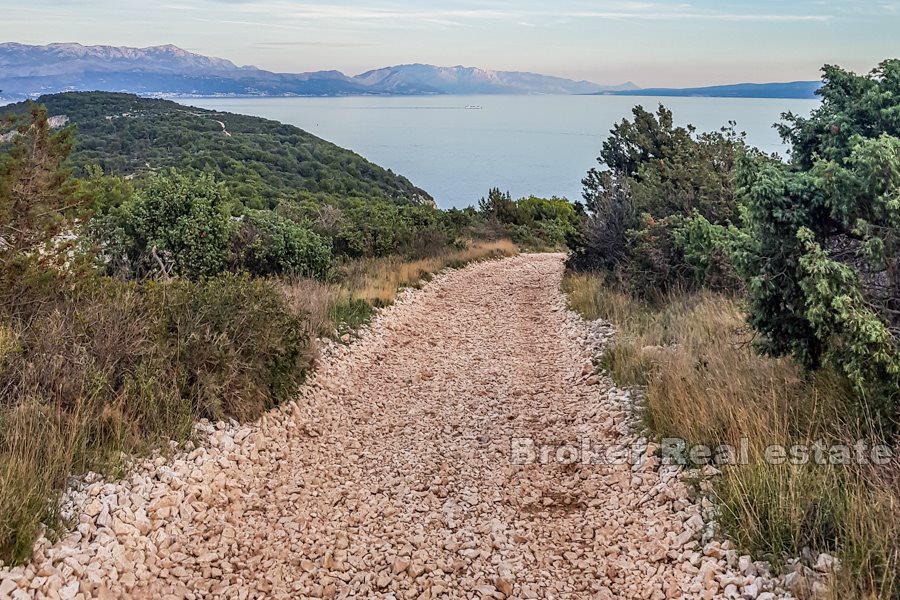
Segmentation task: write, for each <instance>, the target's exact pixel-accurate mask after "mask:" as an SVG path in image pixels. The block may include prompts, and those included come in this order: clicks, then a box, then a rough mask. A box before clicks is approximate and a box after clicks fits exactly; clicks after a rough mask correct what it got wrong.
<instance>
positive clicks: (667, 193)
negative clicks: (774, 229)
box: [569, 106, 747, 298]
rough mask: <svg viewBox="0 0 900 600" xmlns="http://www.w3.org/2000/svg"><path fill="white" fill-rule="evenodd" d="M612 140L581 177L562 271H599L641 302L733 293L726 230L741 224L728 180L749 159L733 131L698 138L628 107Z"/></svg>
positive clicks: (666, 118)
mask: <svg viewBox="0 0 900 600" xmlns="http://www.w3.org/2000/svg"><path fill="white" fill-rule="evenodd" d="M633 113H634V119H633V121H628V120H627V119H626V120H623V121H622V122H621V123H619V124H618V125H616V127H614V128H613V129H612V131H611V134H610V137H609V138H608V139H607V140H606V142H605V143H604V145H603V149H602V151H601V153H600V157H599V158H598V162H600V164H601V168H600V169H592V170H591V171H590V172H588V174H587V176H586V177H585V179H584V181H583V183H584V197H585V200H586V201H587V210H588V213H589V214H588V215H587V216H586V217H585V218H584V220H583V222H582V224H581V231H580V232H579V235H578V236H577V237H575V238H574V243H573V246H574V248H573V253H572V256H571V258H570V260H569V267H570V268H572V269H575V270H581V271H592V270H599V271H605V272H607V273H608V274H610V275H611V276H613V278H615V279H619V280H624V282H625V283H626V284H627V285H629V287H631V288H632V290H633V291H634V292H635V293H637V294H639V295H641V296H642V297H644V298H654V297H656V298H658V297H661V296H663V295H665V294H667V293H668V292H669V291H671V290H673V289H696V288H700V287H711V288H714V289H720V290H733V289H736V288H737V287H738V285H739V281H738V279H737V277H736V276H735V275H734V272H733V267H732V265H731V261H730V249H729V246H730V244H731V242H730V241H729V240H730V239H731V238H732V237H733V236H734V235H735V234H734V232H733V231H732V230H731V229H730V227H731V225H732V223H736V222H737V221H738V220H739V218H740V207H739V205H738V202H737V199H736V194H735V183H734V171H735V168H736V163H737V161H738V160H739V159H740V157H741V156H743V155H744V154H746V153H747V149H746V147H745V144H744V141H743V138H742V136H741V135H738V134H737V133H735V131H734V123H731V124H729V126H728V127H727V128H724V129H723V130H722V131H721V132H716V133H705V134H701V135H696V133H695V129H694V128H693V127H692V126H690V125H688V126H687V127H676V126H675V125H674V122H673V118H672V112H671V111H670V110H668V109H666V108H665V107H663V106H660V107H659V109H658V111H657V113H656V114H652V113H650V112H647V111H646V110H644V109H643V108H642V107H640V106H638V107H635V109H634V111H633Z"/></svg>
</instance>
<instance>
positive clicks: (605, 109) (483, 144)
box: [179, 96, 819, 208]
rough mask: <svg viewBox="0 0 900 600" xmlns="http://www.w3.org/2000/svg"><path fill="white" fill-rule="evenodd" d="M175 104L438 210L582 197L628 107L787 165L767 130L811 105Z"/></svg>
mask: <svg viewBox="0 0 900 600" xmlns="http://www.w3.org/2000/svg"><path fill="white" fill-rule="evenodd" d="M179 102H181V103H183V104H187V105H192V106H198V107H202V108H209V109H214V110H219V111H226V112H233V113H241V114H245V115H253V116H258V117H265V118H267V119H274V120H276V121H281V122H283V123H289V124H291V125H296V126H297V127H300V128H301V129H305V130H306V131H309V132H310V133H313V134H315V135H317V136H319V137H321V138H323V139H326V140H328V141H330V142H333V143H335V144H337V145H339V146H342V147H344V148H348V149H350V150H353V151H354V152H357V153H359V154H361V155H362V156H364V157H366V158H367V159H369V160H371V161H373V162H375V163H377V164H379V165H381V166H382V167H385V168H389V169H391V170H393V171H394V172H395V173H399V174H402V175H404V176H406V177H407V178H409V179H410V180H411V181H412V182H413V183H414V184H415V185H417V186H419V187H420V188H422V189H424V190H426V191H427V192H428V193H430V194H431V195H432V196H434V198H435V200H436V201H437V204H438V206H440V207H441V208H450V207H460V208H462V207H466V206H470V205H474V204H477V202H478V200H479V199H480V198H482V197H483V196H486V195H487V193H488V190H489V189H490V188H492V187H498V188H500V189H501V190H502V191H509V192H510V193H511V194H512V195H513V197H514V198H519V197H524V196H528V195H535V196H541V197H551V196H557V197H565V198H568V199H570V200H578V199H580V198H581V180H582V178H583V177H584V176H585V174H586V173H587V171H588V170H589V169H590V168H591V167H593V166H595V165H596V160H597V156H598V155H599V153H600V149H601V148H602V146H603V142H604V140H605V139H606V138H607V136H608V134H609V130H610V128H611V127H613V126H614V125H615V124H616V123H617V122H619V121H621V120H622V119H624V118H629V117H630V115H631V110H632V108H633V107H634V106H635V105H642V106H644V107H645V108H646V109H648V110H655V109H656V108H657V106H658V105H659V104H660V103H662V104H665V105H666V106H667V107H669V108H670V109H671V110H672V112H673V115H674V118H675V120H676V122H677V123H678V124H681V125H685V124H689V123H690V124H693V125H694V126H695V127H696V128H697V130H698V131H715V130H718V129H720V128H721V127H723V126H725V125H727V124H728V122H729V121H735V122H736V123H737V125H736V128H737V130H738V131H743V132H746V134H747V141H748V142H749V143H750V144H752V145H754V146H756V147H758V148H760V149H762V150H764V151H765V152H767V153H770V154H771V153H777V154H779V155H781V156H782V157H784V156H786V154H787V148H786V146H785V145H784V144H783V143H782V140H781V139H780V137H779V136H778V133H777V132H776V130H775V129H774V128H773V126H774V124H775V123H777V122H778V121H780V120H781V118H782V114H783V113H786V112H793V113H795V114H808V113H809V112H810V111H811V110H813V109H814V108H815V107H816V106H818V104H819V101H818V100H787V99H745V98H652V97H636V96H424V97H421V96H420V97H349V98H185V99H180V100H179Z"/></svg>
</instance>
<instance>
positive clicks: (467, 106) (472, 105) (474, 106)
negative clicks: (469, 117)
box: [466, 104, 481, 110]
mask: <svg viewBox="0 0 900 600" xmlns="http://www.w3.org/2000/svg"><path fill="white" fill-rule="evenodd" d="M466 110H481V107H480V106H478V105H477V104H466Z"/></svg>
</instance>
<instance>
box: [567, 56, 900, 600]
mask: <svg viewBox="0 0 900 600" xmlns="http://www.w3.org/2000/svg"><path fill="white" fill-rule="evenodd" d="M819 93H820V95H821V97H822V104H821V105H820V107H819V108H817V109H815V110H814V111H813V112H812V114H811V115H810V116H808V117H800V116H796V115H791V114H787V115H785V116H784V120H783V122H782V123H781V124H780V125H779V129H780V131H781V133H782V135H783V137H784V139H785V140H786V142H788V143H789V144H790V145H791V147H792V148H791V153H790V159H789V160H788V161H782V160H781V159H779V158H778V157H774V156H767V155H765V154H763V153H761V152H759V151H758V150H756V149H754V148H751V147H749V146H748V145H747V144H746V142H745V141H744V139H743V136H741V135H739V134H737V133H736V132H735V129H734V124H729V126H728V127H726V128H725V129H723V130H722V131H721V132H717V133H711V134H699V135H698V134H697V133H696V132H695V131H694V130H693V128H691V127H689V126H688V127H676V126H675V125H674V124H673V119H672V114H671V112H670V111H668V110H667V109H665V108H664V107H660V108H659V110H658V111H657V112H656V113H655V114H654V113H650V112H648V111H645V110H644V109H643V108H641V107H637V108H635V110H634V118H633V120H631V121H629V120H625V121H623V122H622V123H620V124H618V125H617V126H616V127H615V128H614V129H613V130H612V132H611V135H610V137H609V138H608V140H607V142H606V143H605V144H604V146H603V150H602V152H601V155H600V158H599V161H600V163H601V165H602V166H601V167H600V168H599V169H596V170H592V171H591V172H590V173H589V174H588V176H587V177H586V178H585V180H584V185H585V200H586V210H587V214H586V216H585V218H584V219H583V220H582V222H581V224H580V228H579V232H578V235H577V237H576V238H575V239H574V241H573V253H572V255H571V257H570V260H569V267H570V272H571V273H570V275H569V277H568V278H567V280H566V288H567V291H568V293H569V297H570V301H571V302H572V305H573V307H575V308H576V309H578V310H580V311H581V312H582V313H583V314H586V315H588V316H590V317H598V316H599V317H603V318H606V319H608V320H610V321H612V322H613V323H614V324H615V325H616V326H617V328H618V332H619V333H618V337H617V341H616V343H615V344H614V345H613V347H612V348H610V349H609V351H608V352H607V354H606V356H605V358H604V361H605V362H604V364H605V366H606V367H607V368H608V370H609V371H610V373H611V374H612V375H613V377H614V378H615V379H616V380H617V381H619V382H620V383H621V384H622V385H641V386H645V388H646V395H647V402H646V407H645V408H644V410H643V414H642V416H643V419H644V423H645V424H646V425H647V427H648V429H650V430H651V431H653V432H654V433H655V434H656V435H658V436H660V437H678V438H682V439H685V440H688V441H690V442H693V443H703V444H707V445H710V446H712V447H715V446H718V445H720V444H729V445H737V444H736V443H737V442H738V441H739V440H740V438H748V439H750V440H751V448H750V456H751V461H750V463H751V464H749V465H739V466H733V467H728V468H726V469H725V470H724V473H723V474H722V476H721V477H719V478H717V479H716V482H715V490H714V493H715V496H716V500H717V501H718V502H719V515H720V519H719V520H720V524H721V525H722V526H723V528H724V531H725V533H726V534H727V535H729V536H731V537H732V538H733V539H734V540H735V541H736V542H737V543H738V544H739V545H740V546H741V547H742V548H743V549H744V550H746V551H748V552H751V553H753V554H754V555H756V556H759V557H761V558H767V559H769V560H773V561H774V562H775V564H776V566H777V565H779V564H780V563H781V561H782V560H783V558H784V557H785V556H801V555H806V554H807V551H805V548H809V549H811V551H812V554H813V555H815V554H816V553H818V552H830V553H837V554H838V555H839V556H840V558H841V560H842V561H843V568H842V570H841V572H840V573H839V574H838V575H837V577H836V578H835V580H834V586H833V596H834V597H835V598H849V597H877V598H900V579H898V577H897V573H898V572H900V529H898V527H897V526H896V524H897V523H898V522H900V491H898V489H897V486H896V482H897V481H900V473H898V471H897V465H896V464H895V463H892V464H890V465H887V466H883V465H882V466H876V465H872V464H869V465H864V464H857V463H854V464H833V463H831V464H826V465H821V464H805V465H793V464H790V463H784V464H780V465H776V464H772V462H771V461H766V460H765V459H764V458H765V457H764V454H763V449H764V448H765V447H766V446H770V445H774V444H778V445H782V446H784V447H788V448H789V447H791V446H793V445H795V444H801V445H811V444H813V443H815V442H821V443H823V444H825V445H826V446H828V445H832V444H844V445H849V446H853V445H854V444H856V442H857V441H859V440H863V441H865V442H866V443H867V444H868V445H869V446H870V447H871V446H873V445H877V444H886V445H888V446H892V447H896V442H897V438H896V436H897V433H898V427H897V425H898V417H900V414H898V410H897V409H898V400H900V262H898V261H900V253H898V249H900V248H898V242H900V119H898V118H897V115H898V114H900V60H889V61H885V62H884V63H882V64H881V65H879V66H878V67H877V68H876V69H875V70H874V71H872V72H871V73H869V74H866V75H857V74H854V73H850V72H847V71H844V70H842V69H840V68H838V67H831V66H829V67H826V68H825V69H824V82H823V87H822V88H821V90H820V92H819Z"/></svg>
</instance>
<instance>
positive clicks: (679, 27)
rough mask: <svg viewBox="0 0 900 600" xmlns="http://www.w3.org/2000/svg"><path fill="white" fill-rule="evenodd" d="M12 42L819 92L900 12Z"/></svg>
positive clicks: (367, 16)
mask: <svg viewBox="0 0 900 600" xmlns="http://www.w3.org/2000/svg"><path fill="white" fill-rule="evenodd" d="M0 9H2V14H3V21H2V22H0V41H17V42H23V43H36V44H43V43H48V42H54V41H77V42H81V43H85V44H113V45H131V46H148V45H157V44H168V43H171V44H176V45H178V46H181V47H183V48H185V49H188V50H192V51H195V52H200V53H203V54H209V55H214V56H221V57H223V58H228V59H230V60H232V61H234V62H236V63H238V64H253V65H256V66H258V67H261V68H265V69H270V70H276V71H289V72H299V71H310V70H319V69H340V70H342V71H344V72H347V73H349V74H356V73H358V72H361V71H364V70H367V69H370V68H375V67H381V66H386V65H391V64H399V63H408V62H427V63H432V64H440V65H456V64H464V65H469V66H479V67H484V68H491V69H510V70H527V71H536V72H541V73H546V74H553V75H560V76H565V77H574V78H584V79H590V80H593V81H597V82H599V83H620V82H622V81H625V80H631V81H634V82H635V83H637V84H638V85H641V86H644V87H647V86H656V85H678V86H687V85H702V84H713V83H736V82H742V81H787V80H797V79H816V78H818V69H819V67H820V66H821V65H822V64H824V63H837V64H841V65H843V66H847V67H850V68H853V69H855V70H860V71H867V70H869V69H870V68H871V67H873V66H874V65H875V63H877V62H878V61H880V60H882V59H884V58H888V57H898V56H900V0H843V1H832V0H783V1H777V0H756V1H755V2H754V1H744V0H740V1H726V0H719V1H714V0H692V1H668V0H647V1H643V0H555V1H554V0H544V1H541V0H488V1H475V0H445V1H443V2H437V1H432V0H426V1H418V2H414V1H412V0H368V1H360V0H332V1H327V0H312V1H292V0H162V1H159V2H151V1H149V0H90V1H84V0H29V1H28V2H27V3H26V2H23V1H22V0H16V1H15V2H13V1H11V0H0Z"/></svg>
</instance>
